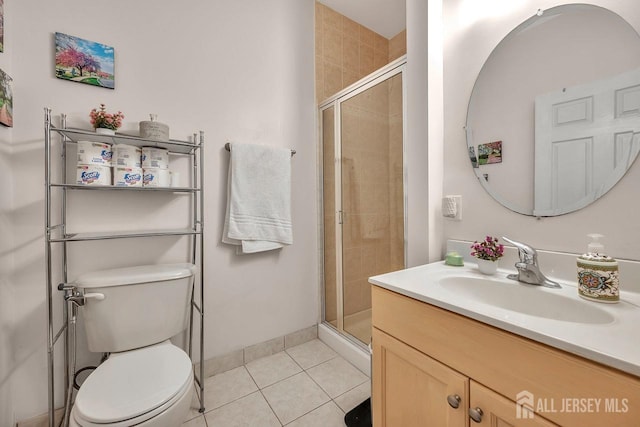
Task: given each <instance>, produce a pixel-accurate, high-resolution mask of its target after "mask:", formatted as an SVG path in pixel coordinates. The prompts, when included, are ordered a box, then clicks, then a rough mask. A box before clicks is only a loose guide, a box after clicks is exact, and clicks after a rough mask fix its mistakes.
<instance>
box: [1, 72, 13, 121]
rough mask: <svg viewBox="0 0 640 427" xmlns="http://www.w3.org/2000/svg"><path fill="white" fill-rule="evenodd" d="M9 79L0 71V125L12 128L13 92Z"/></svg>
mask: <svg viewBox="0 0 640 427" xmlns="http://www.w3.org/2000/svg"><path fill="white" fill-rule="evenodd" d="M12 81H13V80H12V79H11V77H9V75H8V74H7V73H5V72H4V71H2V70H0V124H2V125H5V126H8V127H13V91H12V90H11V83H12Z"/></svg>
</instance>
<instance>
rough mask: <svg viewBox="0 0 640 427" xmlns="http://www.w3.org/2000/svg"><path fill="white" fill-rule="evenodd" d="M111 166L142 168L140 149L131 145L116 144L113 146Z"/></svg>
mask: <svg viewBox="0 0 640 427" xmlns="http://www.w3.org/2000/svg"><path fill="white" fill-rule="evenodd" d="M112 162H113V166H114V167H125V168H141V167H142V149H141V148H140V147H135V146H133V145H126V144H116V145H114V146H113V160H112Z"/></svg>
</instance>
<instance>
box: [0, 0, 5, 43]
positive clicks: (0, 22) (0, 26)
mask: <svg viewBox="0 0 640 427" xmlns="http://www.w3.org/2000/svg"><path fill="white" fill-rule="evenodd" d="M0 52H4V0H0Z"/></svg>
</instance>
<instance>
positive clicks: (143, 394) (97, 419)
mask: <svg viewBox="0 0 640 427" xmlns="http://www.w3.org/2000/svg"><path fill="white" fill-rule="evenodd" d="M191 372H192V366H191V360H190V359H189V356H187V354H186V353H185V352H184V351H182V350H181V349H180V348H178V347H176V346H174V345H173V344H171V343H170V342H168V341H165V342H164V343H161V344H156V345H153V346H150V347H144V348H141V349H138V350H131V351H127V352H122V353H114V354H112V355H111V356H110V357H109V359H107V360H106V361H105V362H104V363H103V364H101V365H100V366H99V367H98V368H97V369H96V370H95V371H94V372H93V373H92V374H91V375H89V377H88V378H87V379H86V380H85V382H84V383H83V384H82V387H80V390H79V391H78V395H77V396H76V401H75V404H74V407H75V411H76V414H77V415H78V416H80V417H81V418H82V419H84V420H86V421H89V422H92V423H96V424H108V423H116V422H118V421H123V420H127V419H131V418H136V417H139V416H140V415H143V414H145V413H148V412H150V411H153V410H154V409H156V408H157V407H159V406H161V405H163V404H164V403H166V402H168V401H169V400H171V399H173V398H174V397H175V396H176V395H177V394H179V393H181V392H183V391H184V390H185V387H190V386H191V385H190V384H187V383H189V382H190V381H191Z"/></svg>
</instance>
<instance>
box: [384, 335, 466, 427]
mask: <svg viewBox="0 0 640 427" xmlns="http://www.w3.org/2000/svg"><path fill="white" fill-rule="evenodd" d="M455 396H459V404H458V405H457V408H454V407H453V406H451V405H450V404H449V402H448V399H450V400H452V404H453V405H454V406H456V405H455ZM468 396H469V380H468V378H467V377H465V376H464V375H462V374H460V373H458V372H456V371H454V370H453V369H451V368H449V367H447V366H445V365H443V364H441V363H439V362H437V361H435V360H434V359H432V358H430V357H429V356H427V355H425V354H423V353H421V352H419V351H417V350H416V349H414V348H412V347H409V346H408V345H406V344H404V343H403V342H401V341H398V340H397V339H395V338H393V337H391V336H390V335H387V334H385V333H384V332H382V331H380V330H378V329H376V328H373V390H372V399H373V400H372V401H373V425H374V426H375V427H418V426H420V427H424V426H433V427H464V426H467V425H468V424H467V414H466V411H467V408H468V407H469V406H468V402H469V399H468Z"/></svg>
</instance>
